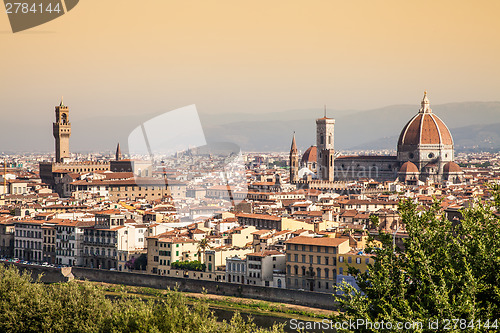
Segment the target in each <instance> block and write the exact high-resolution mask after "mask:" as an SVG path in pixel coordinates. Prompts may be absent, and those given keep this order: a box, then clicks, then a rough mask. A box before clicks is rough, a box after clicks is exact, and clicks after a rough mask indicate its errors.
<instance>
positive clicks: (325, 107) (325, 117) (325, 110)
mask: <svg viewBox="0 0 500 333" xmlns="http://www.w3.org/2000/svg"><path fill="white" fill-rule="evenodd" d="M325 118H326V104H325Z"/></svg>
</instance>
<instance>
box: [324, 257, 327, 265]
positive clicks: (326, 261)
mask: <svg viewBox="0 0 500 333" xmlns="http://www.w3.org/2000/svg"><path fill="white" fill-rule="evenodd" d="M325 265H328V257H325Z"/></svg>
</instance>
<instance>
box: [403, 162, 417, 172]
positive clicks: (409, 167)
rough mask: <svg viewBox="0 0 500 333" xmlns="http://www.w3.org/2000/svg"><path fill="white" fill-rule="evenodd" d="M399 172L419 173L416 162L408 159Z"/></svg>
mask: <svg viewBox="0 0 500 333" xmlns="http://www.w3.org/2000/svg"><path fill="white" fill-rule="evenodd" d="M399 173H418V168H417V166H416V165H415V164H413V163H412V162H410V161H408V162H405V163H404V164H403V165H402V166H401V168H400V169H399Z"/></svg>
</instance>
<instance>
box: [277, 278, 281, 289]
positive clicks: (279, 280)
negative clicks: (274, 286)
mask: <svg viewBox="0 0 500 333" xmlns="http://www.w3.org/2000/svg"><path fill="white" fill-rule="evenodd" d="M278 288H281V279H278Z"/></svg>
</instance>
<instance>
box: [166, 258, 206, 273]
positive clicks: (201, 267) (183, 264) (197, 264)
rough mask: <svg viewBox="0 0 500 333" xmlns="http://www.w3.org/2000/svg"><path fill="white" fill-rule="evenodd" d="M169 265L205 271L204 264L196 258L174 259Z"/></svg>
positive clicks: (176, 267) (175, 267)
mask: <svg viewBox="0 0 500 333" xmlns="http://www.w3.org/2000/svg"><path fill="white" fill-rule="evenodd" d="M170 267H172V268H174V269H184V270H188V271H200V272H204V271H205V268H206V266H205V264H202V263H201V262H199V261H198V260H195V261H176V262H173V263H172V264H171V265H170Z"/></svg>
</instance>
